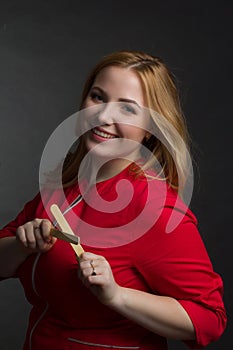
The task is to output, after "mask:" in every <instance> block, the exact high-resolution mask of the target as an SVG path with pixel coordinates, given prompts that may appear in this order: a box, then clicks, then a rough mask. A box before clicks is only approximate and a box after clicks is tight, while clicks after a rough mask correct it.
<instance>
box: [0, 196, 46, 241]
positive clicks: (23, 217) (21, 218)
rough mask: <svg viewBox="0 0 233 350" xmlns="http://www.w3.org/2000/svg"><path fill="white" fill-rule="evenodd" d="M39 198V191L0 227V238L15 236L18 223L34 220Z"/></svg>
mask: <svg viewBox="0 0 233 350" xmlns="http://www.w3.org/2000/svg"><path fill="white" fill-rule="evenodd" d="M40 200H41V197H40V193H38V194H37V195H36V196H35V197H34V198H33V199H32V200H31V201H30V202H28V203H26V204H25V206H24V208H23V209H22V211H21V212H20V213H19V214H18V215H17V216H16V218H15V219H14V220H12V221H11V222H9V223H8V224H7V225H5V226H4V227H3V228H2V229H0V239H1V238H4V237H12V236H15V232H16V229H17V228H18V227H19V226H20V225H23V224H25V223H26V222H27V221H30V220H34V219H35V213H36V209H37V207H38V205H39V203H40Z"/></svg>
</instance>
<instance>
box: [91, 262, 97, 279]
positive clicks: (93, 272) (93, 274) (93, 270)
mask: <svg viewBox="0 0 233 350" xmlns="http://www.w3.org/2000/svg"><path fill="white" fill-rule="evenodd" d="M90 265H91V267H92V273H91V276H96V272H95V266H94V261H93V260H91V261H90Z"/></svg>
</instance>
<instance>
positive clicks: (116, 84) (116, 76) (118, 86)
mask: <svg viewBox="0 0 233 350" xmlns="http://www.w3.org/2000/svg"><path fill="white" fill-rule="evenodd" d="M93 86H97V87H100V88H102V89H103V90H104V91H105V92H107V93H108V94H112V95H114V97H117V98H131V99H136V100H138V102H139V103H140V104H142V105H143V104H144V96H143V95H144V94H143V88H142V84H141V81H140V78H139V77H138V75H137V74H136V73H135V72H134V71H132V70H130V69H128V68H121V67H115V66H110V67H106V68H104V69H102V70H101V71H100V73H99V74H98V75H97V77H96V79H95V81H94V84H93Z"/></svg>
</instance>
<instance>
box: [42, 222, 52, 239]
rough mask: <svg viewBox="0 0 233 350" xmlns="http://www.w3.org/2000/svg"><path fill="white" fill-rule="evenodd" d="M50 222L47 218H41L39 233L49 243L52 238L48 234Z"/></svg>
mask: <svg viewBox="0 0 233 350" xmlns="http://www.w3.org/2000/svg"><path fill="white" fill-rule="evenodd" d="M51 227H52V224H51V222H50V221H49V220H47V219H43V220H42V221H41V223H40V229H41V234H42V237H43V238H44V240H45V241H46V242H47V243H49V242H51V240H52V236H51V235H50V230H51Z"/></svg>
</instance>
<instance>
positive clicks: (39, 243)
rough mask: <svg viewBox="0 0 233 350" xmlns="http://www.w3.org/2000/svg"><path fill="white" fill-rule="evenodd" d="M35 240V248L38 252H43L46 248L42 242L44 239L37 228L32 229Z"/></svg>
mask: <svg viewBox="0 0 233 350" xmlns="http://www.w3.org/2000/svg"><path fill="white" fill-rule="evenodd" d="M34 234H35V239H36V247H37V248H38V249H39V250H43V249H44V248H45V246H46V242H45V241H44V238H43V237H42V233H41V230H40V229H38V228H35V229H34Z"/></svg>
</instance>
